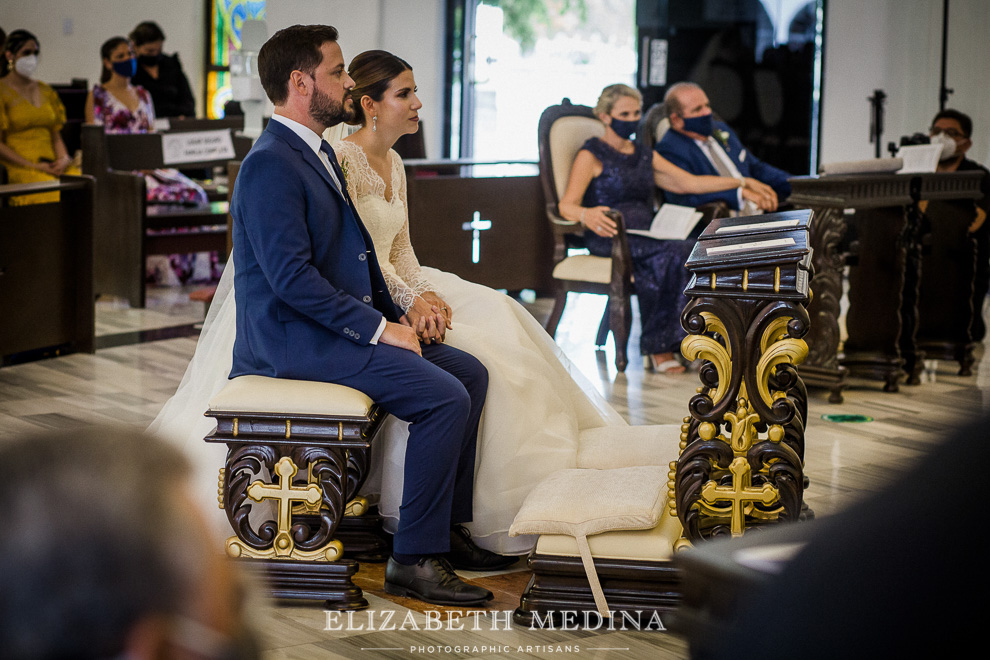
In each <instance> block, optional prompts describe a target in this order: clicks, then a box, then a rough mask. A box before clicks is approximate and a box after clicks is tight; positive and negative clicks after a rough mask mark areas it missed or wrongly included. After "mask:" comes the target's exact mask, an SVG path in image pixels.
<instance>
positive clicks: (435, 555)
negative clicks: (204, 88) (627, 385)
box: [230, 25, 507, 605]
mask: <svg viewBox="0 0 990 660" xmlns="http://www.w3.org/2000/svg"><path fill="white" fill-rule="evenodd" d="M336 41H337V31H336V29H334V28H333V27H330V26H325V25H309V26H300V25H296V26H293V27H290V28H286V29H284V30H280V31H279V32H277V33H276V34H274V35H273V36H272V37H271V39H269V40H268V42H266V43H265V45H264V46H263V47H262V48H261V51H260V53H259V55H258V69H259V73H260V76H261V82H262V86H263V87H264V88H265V93H266V94H267V95H268V97H269V98H270V99H271V101H272V103H274V104H275V114H274V116H273V117H272V119H271V121H270V122H269V123H268V127H267V129H266V130H265V132H264V133H263V134H262V136H261V137H260V138H259V139H258V141H257V143H256V144H255V145H254V147H253V148H252V149H251V152H250V153H249V154H248V156H247V157H246V158H245V159H244V162H243V164H242V165H241V168H240V172H239V174H238V177H237V182H236V185H235V187H234V194H233V198H232V202H231V216H232V217H233V220H234V227H233V243H234V251H233V255H234V260H235V262H236V264H237V270H236V274H235V280H234V281H235V286H234V291H235V296H236V301H237V336H236V340H235V343H234V361H233V368H232V370H231V374H230V375H231V377H232V378H233V377H235V376H240V375H245V374H259V375H262V376H271V377H275V378H292V379H299V380H317V381H324V382H331V383H339V384H341V385H346V386H348V387H352V388H354V389H357V390H360V391H361V392H364V393H365V394H367V395H368V396H369V397H371V398H372V399H373V400H374V401H375V402H377V403H378V404H380V405H381V406H382V407H383V408H384V409H385V410H387V411H388V412H389V413H391V414H393V415H395V416H396V417H398V418H399V419H402V420H405V421H408V422H410V425H409V440H408V444H407V448H406V459H405V471H404V478H405V481H404V483H403V491H402V505H401V507H400V509H399V515H400V518H399V523H398V529H397V531H396V533H395V537H394V539H393V548H394V552H393V555H392V557H391V558H390V559H389V563H388V566H387V567H386V582H385V588H386V590H387V591H389V592H390V593H394V594H397V595H403V596H410V597H414V598H419V599H422V600H426V601H429V602H435V603H440V604H455V605H462V604H476V603H480V602H483V601H485V600H488V599H490V598H491V597H492V594H491V592H489V591H488V590H486V589H482V588H480V587H477V586H475V585H471V584H468V583H466V582H464V581H462V580H461V579H460V578H459V577H458V576H457V574H456V573H454V571H453V568H452V566H451V565H453V566H454V567H458V568H467V569H475V570H479V569H480V570H484V569H489V568H495V567H500V566H501V565H504V564H505V563H506V559H507V558H504V557H500V556H499V555H495V554H493V553H490V552H488V551H486V550H482V549H480V548H478V547H477V546H476V545H474V544H473V542H471V540H470V536H469V535H467V534H466V531H465V530H463V529H462V528H460V527H458V525H459V524H460V523H465V522H470V521H471V516H472V501H471V500H472V491H473V481H474V462H475V449H476V444H477V433H478V422H479V419H480V417H481V411H482V408H483V407H484V402H485V396H486V393H487V389H488V372H487V370H486V369H485V367H484V366H483V365H482V364H481V363H480V362H479V361H478V360H477V359H475V358H474V357H473V356H471V355H468V354H467V353H464V352H462V351H459V350H457V349H455V348H452V347H449V346H446V345H445V344H443V343H440V342H439V341H438V342H433V341H427V342H425V343H424V344H423V345H421V344H420V342H419V337H418V335H417V333H416V331H414V330H413V328H412V327H410V326H409V325H408V324H406V323H404V321H405V319H404V318H403V317H402V312H401V310H400V309H399V308H397V307H396V306H395V305H394V304H393V302H392V300H391V298H390V297H389V293H388V289H387V287H386V285H385V280H384V277H383V276H382V272H381V268H380V267H379V264H378V260H377V258H376V257H375V250H374V245H373V244H372V241H371V237H370V236H369V235H368V232H367V230H366V229H365V227H364V225H363V224H362V222H361V219H360V218H359V217H358V214H357V210H356V209H355V208H354V205H353V204H352V202H351V200H350V198H349V196H348V194H347V187H346V183H345V181H344V177H343V173H342V172H341V169H340V165H339V164H338V163H337V159H336V157H335V155H334V153H333V150H332V149H331V147H330V145H329V144H327V143H326V142H325V141H324V140H323V139H322V137H321V135H322V133H323V131H324V129H325V128H327V127H328V126H333V125H335V124H338V123H340V122H341V121H346V120H348V119H350V118H352V117H353V114H354V109H353V101H352V100H351V99H350V98H348V94H347V92H348V91H349V90H350V89H351V88H352V87H353V86H354V81H353V80H351V78H350V76H348V75H347V72H346V71H345V69H344V59H343V55H342V53H341V50H340V47H339V46H338V45H337V43H336ZM437 339H440V337H439V336H438V337H437Z"/></svg>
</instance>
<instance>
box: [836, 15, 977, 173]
mask: <svg viewBox="0 0 990 660" xmlns="http://www.w3.org/2000/svg"><path fill="white" fill-rule="evenodd" d="M825 29H826V46H825V65H824V76H823V77H824V88H823V92H822V94H823V102H822V144H821V154H822V156H821V160H822V162H823V163H827V162H833V161H843V160H858V159H862V158H872V157H873V153H874V151H873V150H874V146H873V145H872V144H870V143H869V142H868V139H869V125H870V123H869V122H870V110H869V104H868V103H867V101H866V98H867V97H868V96H871V95H872V94H873V90H875V89H883V90H884V91H885V92H886V93H887V102H886V125H885V129H884V135H883V143H884V144H883V147H884V152H883V153H884V155H886V154H887V151H886V143H887V142H890V141H897V140H898V139H899V138H900V136H902V135H910V134H911V133H915V132H919V131H921V132H924V131H925V130H926V129H927V128H928V126H929V125H930V123H931V119H932V117H933V116H934V115H935V113H936V112H938V92H939V82H940V73H941V72H940V67H941V48H942V0H869V2H864V1H863V0H829V1H828V11H827V15H826V28H825ZM988 34H990V2H986V0H951V2H950V14H949V44H950V49H949V57H948V75H947V78H948V82H947V84H948V86H949V87H950V88H955V90H956V93H955V94H954V95H952V96H950V97H949V101H948V107H953V108H956V109H958V110H961V111H963V112H965V113H967V114H968V115H970V116H971V117H972V118H973V124H974V129H973V143H974V144H973V148H972V149H971V150H970V154H969V155H970V157H971V158H973V159H974V160H977V161H980V162H983V163H987V162H990V92H988V89H990V88H988V83H987V72H988V71H990V49H987V48H986V46H985V43H986V39H987V35H988Z"/></svg>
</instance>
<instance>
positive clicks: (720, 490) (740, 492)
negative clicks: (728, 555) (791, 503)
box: [701, 456, 777, 536]
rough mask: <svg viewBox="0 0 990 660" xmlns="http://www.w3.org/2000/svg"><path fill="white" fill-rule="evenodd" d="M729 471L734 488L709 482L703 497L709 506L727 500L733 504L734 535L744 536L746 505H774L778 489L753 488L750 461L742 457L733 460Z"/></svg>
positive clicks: (705, 486) (732, 529)
mask: <svg viewBox="0 0 990 660" xmlns="http://www.w3.org/2000/svg"><path fill="white" fill-rule="evenodd" d="M729 471H730V472H731V473H732V486H719V485H717V484H716V483H715V482H714V481H709V482H707V483H706V484H705V485H704V486H703V487H702V489H701V497H702V499H704V501H705V502H707V503H709V504H714V503H715V502H718V501H725V500H728V501H729V502H731V503H732V526H731V531H732V535H733V536H742V533H743V531H745V528H746V523H745V520H746V518H745V514H746V504H747V503H749V502H761V503H763V504H772V503H773V502H775V501H776V500H777V489H776V488H774V487H773V486H771V485H770V484H767V483H765V484H763V487H762V488H753V474H752V471H751V469H750V466H749V461H747V460H746V459H745V458H743V457H742V456H737V457H736V458H735V459H733V461H732V463H731V464H730V465H729Z"/></svg>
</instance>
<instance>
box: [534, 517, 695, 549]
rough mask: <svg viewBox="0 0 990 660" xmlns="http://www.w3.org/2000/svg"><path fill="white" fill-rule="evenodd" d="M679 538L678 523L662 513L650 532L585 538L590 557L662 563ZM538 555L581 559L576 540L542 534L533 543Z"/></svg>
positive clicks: (625, 532) (630, 531)
mask: <svg viewBox="0 0 990 660" xmlns="http://www.w3.org/2000/svg"><path fill="white" fill-rule="evenodd" d="M680 537H681V521H680V520H678V519H677V518H676V517H675V516H671V515H670V514H669V512H667V511H664V514H663V516H661V518H660V524H658V525H657V526H656V527H653V528H651V529H635V530H621V531H616V532H605V533H604V534H596V535H595V536H589V537H588V546H589V547H590V548H591V556H592V557H594V558H596V559H599V558H602V559H605V558H607V559H628V560H633V561H664V560H667V559H670V558H671V556H673V554H674V543H675V542H677V539H679V538H680ZM536 552H537V553H538V554H541V555H557V556H562V557H580V556H581V553H580V552H579V550H578V543H577V540H576V539H575V538H574V537H573V536H567V535H565V534H544V535H543V536H541V537H540V539H539V541H537V543H536Z"/></svg>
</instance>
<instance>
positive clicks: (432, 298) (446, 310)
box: [421, 291, 454, 328]
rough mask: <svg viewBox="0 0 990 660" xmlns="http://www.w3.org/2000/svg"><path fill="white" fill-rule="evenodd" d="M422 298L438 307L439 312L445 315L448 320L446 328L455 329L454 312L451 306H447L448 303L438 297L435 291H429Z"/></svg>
mask: <svg viewBox="0 0 990 660" xmlns="http://www.w3.org/2000/svg"><path fill="white" fill-rule="evenodd" d="M421 297H422V298H423V300H425V301H426V302H428V303H430V304H431V305H433V306H434V307H436V308H437V310H438V311H439V312H440V313H441V314H443V317H444V319H446V326H447V327H448V328H453V327H454V310H453V309H451V308H450V305H448V304H447V301H445V300H444V299H443V298H441V297H440V296H438V295H437V294H436V293H434V292H433V291H427V292H426V293H424V294H423V295H422V296H421Z"/></svg>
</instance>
